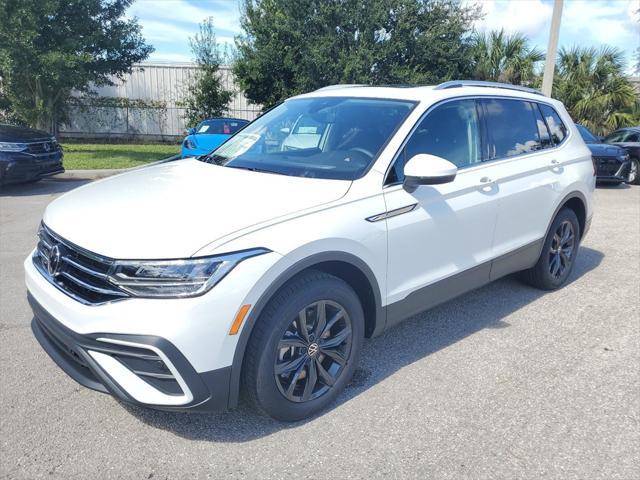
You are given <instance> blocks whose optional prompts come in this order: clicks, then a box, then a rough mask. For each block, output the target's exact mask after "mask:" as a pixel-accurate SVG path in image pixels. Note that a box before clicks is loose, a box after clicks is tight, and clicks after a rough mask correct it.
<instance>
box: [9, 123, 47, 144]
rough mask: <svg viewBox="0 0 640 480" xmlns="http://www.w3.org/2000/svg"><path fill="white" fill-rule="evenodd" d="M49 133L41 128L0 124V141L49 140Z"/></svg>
mask: <svg viewBox="0 0 640 480" xmlns="http://www.w3.org/2000/svg"><path fill="white" fill-rule="evenodd" d="M50 138H51V134H49V133H47V132H43V131H42V130H35V129H33V128H27V127H16V126H14V125H6V124H0V142H15V143H26V142H32V141H34V140H49V139H50Z"/></svg>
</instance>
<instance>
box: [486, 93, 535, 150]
mask: <svg viewBox="0 0 640 480" xmlns="http://www.w3.org/2000/svg"><path fill="white" fill-rule="evenodd" d="M483 103H484V107H485V109H484V111H485V117H486V122H487V130H488V132H489V138H490V147H489V151H490V154H491V155H490V156H491V158H507V157H513V156H516V155H521V154H523V153H529V152H533V151H536V150H540V149H541V148H543V146H542V145H543V144H542V139H541V134H540V128H539V125H538V124H537V121H536V116H535V110H534V107H535V105H533V104H531V103H530V102H526V101H523V100H511V99H490V100H483Z"/></svg>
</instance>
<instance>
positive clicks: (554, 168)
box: [551, 158, 562, 172]
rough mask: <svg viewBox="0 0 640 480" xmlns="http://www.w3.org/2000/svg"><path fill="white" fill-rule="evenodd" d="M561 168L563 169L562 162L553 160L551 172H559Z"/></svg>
mask: <svg viewBox="0 0 640 480" xmlns="http://www.w3.org/2000/svg"><path fill="white" fill-rule="evenodd" d="M561 168H562V165H561V164H560V162H559V161H558V160H556V159H555V158H554V159H553V160H551V170H552V171H554V172H559V171H560V169H561Z"/></svg>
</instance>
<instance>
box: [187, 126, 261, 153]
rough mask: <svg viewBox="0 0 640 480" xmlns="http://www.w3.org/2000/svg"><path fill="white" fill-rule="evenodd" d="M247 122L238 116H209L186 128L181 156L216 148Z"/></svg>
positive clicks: (206, 151) (208, 151) (207, 151)
mask: <svg viewBox="0 0 640 480" xmlns="http://www.w3.org/2000/svg"><path fill="white" fill-rule="evenodd" d="M248 123H249V122H248V121H247V120H241V119H239V118H209V119H207V120H203V121H202V122H200V124H199V125H198V126H197V127H196V128H190V129H189V130H187V136H186V137H185V139H184V140H183V142H182V158H186V157H198V156H200V155H206V154H207V153H210V152H211V151H213V150H214V149H216V148H218V147H219V146H220V145H222V144H223V143H224V142H226V141H227V139H228V138H230V137H231V136H232V135H234V134H235V133H236V132H238V131H239V130H240V129H242V128H243V127H244V126H245V125H246V124H248Z"/></svg>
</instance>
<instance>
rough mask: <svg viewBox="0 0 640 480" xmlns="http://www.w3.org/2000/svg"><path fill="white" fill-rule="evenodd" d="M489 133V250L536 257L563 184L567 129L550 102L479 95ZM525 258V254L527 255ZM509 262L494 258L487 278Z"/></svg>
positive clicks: (497, 254)
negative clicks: (494, 209) (494, 211)
mask: <svg viewBox="0 0 640 480" xmlns="http://www.w3.org/2000/svg"><path fill="white" fill-rule="evenodd" d="M482 105H483V112H484V117H485V121H486V125H487V131H488V134H489V137H488V140H489V161H490V164H491V165H492V167H491V168H490V173H488V175H489V176H490V177H491V178H492V180H493V181H495V182H496V187H497V188H496V192H497V197H498V217H497V222H496V229H495V237H494V246H493V254H494V257H496V258H499V257H503V256H505V255H507V254H510V253H517V254H518V255H520V257H519V258H514V259H513V261H517V262H520V263H521V265H520V266H521V267H522V266H529V265H526V264H527V263H529V262H531V261H535V258H536V257H537V255H538V253H539V245H540V244H541V243H540V242H542V241H543V239H544V237H545V235H546V230H547V228H548V224H549V220H550V215H551V213H552V212H553V210H554V206H555V205H556V204H557V202H558V200H559V198H558V197H559V195H560V192H562V191H563V188H562V176H563V168H564V167H563V162H564V159H563V157H562V156H561V155H560V151H559V150H560V148H561V145H562V143H563V142H564V139H565V137H566V136H567V129H566V127H565V125H564V124H563V123H562V121H561V120H560V117H559V116H558V114H557V113H556V112H555V110H553V108H551V107H549V106H545V108H544V110H540V108H539V106H538V103H536V102H531V101H528V100H524V99H517V98H487V99H484V100H482ZM529 257H530V258H529ZM512 263H513V262H507V263H506V265H505V264H504V262H496V265H495V268H494V269H493V271H492V278H496V277H499V276H502V275H503V274H504V273H508V272H506V271H504V269H505V268H506V269H510V268H512V267H513V265H511V264H512Z"/></svg>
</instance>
